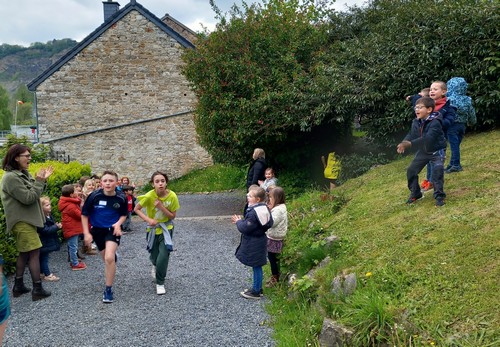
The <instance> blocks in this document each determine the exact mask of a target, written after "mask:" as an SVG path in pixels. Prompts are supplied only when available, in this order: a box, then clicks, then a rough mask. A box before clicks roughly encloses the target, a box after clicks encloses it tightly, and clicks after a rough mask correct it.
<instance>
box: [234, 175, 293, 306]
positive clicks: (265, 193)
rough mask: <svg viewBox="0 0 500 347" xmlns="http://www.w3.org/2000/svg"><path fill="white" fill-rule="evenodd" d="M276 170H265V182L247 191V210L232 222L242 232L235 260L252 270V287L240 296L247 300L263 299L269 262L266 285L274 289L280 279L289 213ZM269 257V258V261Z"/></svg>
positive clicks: (236, 216)
mask: <svg viewBox="0 0 500 347" xmlns="http://www.w3.org/2000/svg"><path fill="white" fill-rule="evenodd" d="M277 182H278V181H277V178H276V177H275V174H274V170H273V169H272V168H268V169H266V170H265V180H259V181H258V183H259V185H251V186H250V187H249V188H248V193H247V195H246V198H247V207H246V208H245V211H244V214H243V215H233V216H232V218H231V219H232V222H233V223H234V224H236V227H237V229H238V231H239V232H240V233H241V240H240V244H239V246H238V247H237V249H236V252H235V255H236V258H237V259H238V260H239V261H240V262H241V263H242V264H244V265H247V266H250V267H251V268H252V271H253V284H252V288H250V289H245V290H243V291H242V292H240V295H241V296H242V297H244V298H247V299H260V298H261V297H262V296H263V289H262V287H263V283H262V282H263V270H262V267H263V266H264V265H265V264H266V263H267V259H269V264H270V267H271V277H270V278H269V280H268V281H267V283H266V286H267V287H272V286H274V285H275V284H276V283H278V281H279V278H280V264H279V254H280V253H281V251H282V248H283V240H284V238H285V236H286V233H287V230H288V214H287V209H286V205H285V192H284V190H283V188H281V187H278V186H276V184H277ZM266 258H267V259H266Z"/></svg>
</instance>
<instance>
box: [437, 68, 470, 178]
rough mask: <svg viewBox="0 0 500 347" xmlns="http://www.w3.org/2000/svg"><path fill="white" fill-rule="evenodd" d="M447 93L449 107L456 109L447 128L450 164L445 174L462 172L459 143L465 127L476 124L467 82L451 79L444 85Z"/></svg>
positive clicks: (456, 78)
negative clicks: (452, 121) (452, 119)
mask: <svg viewBox="0 0 500 347" xmlns="http://www.w3.org/2000/svg"><path fill="white" fill-rule="evenodd" d="M446 85H447V87H448V92H447V93H446V96H447V97H448V100H449V101H450V104H451V106H453V107H456V109H457V111H456V114H455V122H454V123H453V124H452V125H451V126H450V127H449V128H448V132H447V135H448V142H449V143H450V150H451V158H450V164H449V165H448V166H447V167H446V170H445V172H446V173H452V172H460V171H462V165H461V164H460V143H462V139H463V137H464V135H465V128H466V127H467V125H474V124H476V122H477V119H476V111H475V110H474V106H472V99H471V98H470V97H469V96H467V95H466V94H467V82H466V81H465V79H464V78H463V77H453V78H452V79H450V80H449V81H448V82H447V83H446Z"/></svg>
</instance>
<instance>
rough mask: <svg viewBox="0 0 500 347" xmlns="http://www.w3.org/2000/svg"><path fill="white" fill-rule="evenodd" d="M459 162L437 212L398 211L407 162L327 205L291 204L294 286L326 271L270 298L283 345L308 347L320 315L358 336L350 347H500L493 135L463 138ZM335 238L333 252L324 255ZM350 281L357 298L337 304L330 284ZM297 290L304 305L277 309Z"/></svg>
mask: <svg viewBox="0 0 500 347" xmlns="http://www.w3.org/2000/svg"><path fill="white" fill-rule="evenodd" d="M461 152H462V159H461V162H462V165H463V167H464V171H463V172H460V173H453V174H446V175H445V185H444V188H445V192H446V194H447V198H446V205H445V206H443V207H441V208H436V207H435V206H434V199H433V197H432V191H429V192H426V193H425V198H424V199H422V200H420V201H418V202H417V203H415V204H413V205H406V204H405V201H406V199H407V198H408V195H409V191H408V189H407V184H406V168H407V166H408V165H409V163H410V161H411V159H412V157H413V156H412V155H408V156H405V157H404V158H402V159H401V160H398V161H395V162H393V163H391V164H388V165H384V166H379V167H376V168H373V169H372V170H370V171H369V172H368V173H367V174H365V175H363V176H361V177H358V178H356V179H353V180H350V181H348V182H347V183H346V184H344V185H343V186H341V187H339V188H337V189H336V190H335V192H334V193H333V195H334V197H333V201H332V200H330V199H329V197H326V198H325V194H324V193H321V192H311V193H309V194H305V195H304V196H303V197H301V198H299V199H297V200H295V201H293V202H292V203H290V204H289V211H290V221H289V234H288V236H287V240H286V246H285V250H284V253H283V263H284V267H286V268H287V269H288V270H289V271H293V272H298V273H299V275H300V276H301V275H304V273H306V272H307V271H308V268H310V267H311V266H313V265H314V264H315V263H317V262H319V261H321V260H322V259H323V258H324V257H325V256H326V255H328V256H330V257H331V259H332V261H331V262H330V263H329V264H328V265H327V266H325V267H323V268H321V269H320V270H318V271H317V274H316V275H315V277H314V280H313V281H308V280H307V278H301V279H300V280H299V282H298V285H297V286H295V289H290V288H285V287H286V286H281V287H279V288H277V289H276V290H274V291H271V293H270V296H271V298H272V299H273V300H272V303H271V304H270V307H269V311H270V312H271V315H272V316H273V320H274V324H273V326H274V327H275V331H276V337H277V339H278V341H281V342H280V345H283V346H285V345H292V344H293V345H306V344H308V343H310V341H312V340H314V337H312V336H313V335H314V334H316V333H317V332H319V330H320V328H321V320H322V317H323V316H328V317H330V318H333V319H336V320H338V321H340V322H343V323H344V324H346V325H348V326H350V327H355V328H356V330H357V331H358V332H360V334H361V335H360V336H357V340H356V341H357V342H356V345H377V344H378V343H380V342H381V341H382V340H387V341H390V342H391V344H393V345H412V346H414V345H443V346H444V345H447V346H489V345H491V346H493V345H497V344H500V340H499V329H498V327H499V326H500V319H499V318H500V313H499V312H500V310H499V304H500V295H499V289H500V287H499V284H500V281H499V279H500V267H499V259H500V258H499V253H500V252H499V250H500V132H499V131H493V132H489V133H483V134H477V135H471V136H467V137H466V138H465V139H464V141H463V143H462V146H461ZM447 154H448V156H449V154H450V153H449V149H448V153H447ZM423 173H425V171H423ZM422 177H423V175H421V176H420V179H421V180H422ZM331 234H333V235H336V236H338V237H339V238H340V242H338V243H336V244H335V245H334V246H333V247H328V246H326V244H325V242H324V238H325V237H327V236H329V235H331ZM345 273H356V275H357V277H358V289H357V291H356V293H355V294H354V295H352V296H351V297H341V298H339V297H337V296H335V295H334V294H332V291H331V282H332V279H333V278H334V277H335V276H337V275H339V274H345ZM300 276H299V277H300ZM293 290H295V291H297V292H299V293H301V294H303V295H298V296H295V299H293V300H290V299H289V298H290V296H289V295H288V296H287V297H288V299H287V300H284V299H283V298H284V297H285V296H284V295H283V294H284V292H286V291H293ZM288 294H289V293H288ZM311 303H314V305H312V304H311ZM305 305H309V306H308V307H309V309H308V310H309V313H308V314H307V315H305V316H308V317H309V318H308V321H309V323H307V324H309V325H310V326H309V327H308V328H304V327H300V328H299V326H300V324H298V325H297V327H296V329H295V328H293V325H294V324H296V323H295V322H293V319H291V318H290V316H293V315H295V316H296V317H300V316H302V315H303V311H304V307H305ZM285 307H287V308H286V309H285ZM290 307H292V308H290ZM293 307H295V309H294V308H293ZM288 310H290V313H288V314H286V313H284V312H286V311H288ZM299 311H300V312H299ZM311 317H315V318H311ZM302 323H303V322H302ZM398 327H399V328H398ZM291 331H294V333H290V332H291ZM299 331H300V332H299ZM294 334H299V335H300V334H303V336H302V337H300V336H294ZM363 334H364V335H363ZM311 339H312V340H311ZM292 341H293V342H292ZM298 341H300V342H298ZM308 341H309V342H308Z"/></svg>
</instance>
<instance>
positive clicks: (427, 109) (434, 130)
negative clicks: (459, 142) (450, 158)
mask: <svg viewBox="0 0 500 347" xmlns="http://www.w3.org/2000/svg"><path fill="white" fill-rule="evenodd" d="M415 111H416V113H417V118H416V119H414V120H413V123H412V126H411V130H410V132H409V133H408V135H406V137H405V138H404V140H403V141H402V142H401V143H400V144H399V145H398V147H397V152H398V153H404V152H405V150H406V149H408V148H410V147H413V148H415V149H416V150H417V153H416V154H415V158H414V159H413V161H412V162H411V164H410V166H409V167H408V169H407V172H406V175H407V178H408V188H409V189H410V197H409V198H408V201H407V204H412V203H414V202H415V201H417V200H418V199H420V198H422V196H423V195H422V192H421V191H420V187H419V186H418V174H419V173H420V171H421V170H422V169H423V168H424V166H425V165H427V163H432V167H433V169H432V184H433V185H434V198H435V199H436V206H437V207H439V206H443V205H444V198H445V197H446V194H445V193H444V189H443V185H444V150H445V149H446V138H445V136H444V132H443V126H442V115H441V114H440V113H439V112H433V111H434V100H433V99H431V98H420V99H419V100H417V103H416V106H415Z"/></svg>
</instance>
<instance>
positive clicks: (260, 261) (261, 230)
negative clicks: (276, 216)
mask: <svg viewBox="0 0 500 347" xmlns="http://www.w3.org/2000/svg"><path fill="white" fill-rule="evenodd" d="M272 226H273V217H272V215H271V212H270V211H269V208H268V207H267V206H266V204H263V203H260V204H256V205H253V206H250V207H249V208H248V209H247V213H246V215H245V219H241V220H239V221H237V222H236V227H237V228H238V231H239V232H240V233H241V241H240V245H239V246H238V248H236V253H235V255H236V258H238V260H239V261H240V262H241V263H242V264H244V265H247V266H252V267H254V266H263V265H266V263H267V236H266V231H267V230H268V229H269V228H270V227H272Z"/></svg>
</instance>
